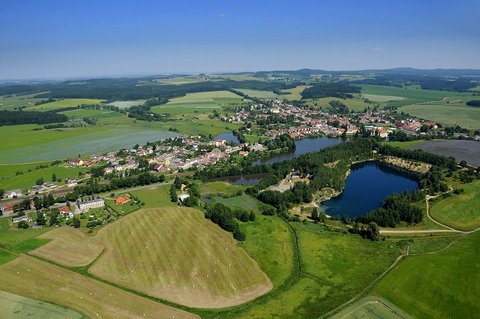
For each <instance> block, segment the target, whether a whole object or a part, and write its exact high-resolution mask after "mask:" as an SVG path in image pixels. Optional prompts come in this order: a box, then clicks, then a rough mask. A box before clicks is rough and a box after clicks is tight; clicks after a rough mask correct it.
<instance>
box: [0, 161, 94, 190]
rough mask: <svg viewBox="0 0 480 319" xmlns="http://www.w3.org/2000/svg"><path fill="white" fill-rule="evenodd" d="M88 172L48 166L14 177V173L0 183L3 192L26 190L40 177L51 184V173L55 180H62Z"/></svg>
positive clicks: (85, 169) (82, 169)
mask: <svg viewBox="0 0 480 319" xmlns="http://www.w3.org/2000/svg"><path fill="white" fill-rule="evenodd" d="M1 166H2V165H0V167H1ZM5 166H9V165H5ZM12 166H14V167H18V168H21V167H22V165H12ZM25 166H26V167H29V166H28V165H25ZM29 169H31V168H29ZM88 170H89V169H88V168H84V167H67V166H65V165H63V164H61V165H55V166H49V167H47V168H42V169H31V171H30V172H28V170H26V171H23V173H22V174H19V175H16V174H15V173H13V174H8V175H6V176H2V177H0V182H1V185H2V188H4V189H5V190H10V189H16V188H20V189H27V188H30V187H32V186H34V185H35V182H36V181H37V180H38V179H39V178H41V177H42V178H43V179H44V181H45V182H51V179H52V174H53V173H55V175H56V176H57V180H58V179H62V180H64V179H65V178H67V177H74V178H77V177H78V173H79V172H83V173H85V172H87V171H88ZM0 171H1V170H0ZM0 176H1V175H0Z"/></svg>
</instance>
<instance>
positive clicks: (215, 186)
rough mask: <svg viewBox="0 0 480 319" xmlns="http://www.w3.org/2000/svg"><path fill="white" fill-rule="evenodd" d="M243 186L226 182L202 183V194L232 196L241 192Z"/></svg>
mask: <svg viewBox="0 0 480 319" xmlns="http://www.w3.org/2000/svg"><path fill="white" fill-rule="evenodd" d="M244 189H245V186H241V185H234V184H230V183H227V182H221V181H215V182H206V183H202V194H206V195H210V194H220V193H221V194H225V195H233V194H236V193H237V192H239V191H243V190H244Z"/></svg>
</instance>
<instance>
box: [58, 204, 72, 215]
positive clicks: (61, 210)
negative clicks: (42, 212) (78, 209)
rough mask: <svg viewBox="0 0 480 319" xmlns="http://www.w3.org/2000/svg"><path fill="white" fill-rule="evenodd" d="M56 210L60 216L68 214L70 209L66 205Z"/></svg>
mask: <svg viewBox="0 0 480 319" xmlns="http://www.w3.org/2000/svg"><path fill="white" fill-rule="evenodd" d="M58 210H59V211H60V214H68V213H69V212H70V207H68V206H67V205H65V206H62V207H59V208H58Z"/></svg>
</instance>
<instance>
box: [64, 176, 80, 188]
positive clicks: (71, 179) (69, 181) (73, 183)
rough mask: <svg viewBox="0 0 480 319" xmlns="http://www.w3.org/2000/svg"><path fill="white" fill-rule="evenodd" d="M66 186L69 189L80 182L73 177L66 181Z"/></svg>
mask: <svg viewBox="0 0 480 319" xmlns="http://www.w3.org/2000/svg"><path fill="white" fill-rule="evenodd" d="M65 184H67V186H68V187H74V186H77V185H78V181H77V180H76V179H75V178H73V177H69V178H67V179H65Z"/></svg>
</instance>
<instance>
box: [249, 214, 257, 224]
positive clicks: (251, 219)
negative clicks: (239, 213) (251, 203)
mask: <svg viewBox="0 0 480 319" xmlns="http://www.w3.org/2000/svg"><path fill="white" fill-rule="evenodd" d="M256 218H257V216H256V215H255V213H254V212H250V216H249V217H248V219H249V220H250V221H251V222H253V221H255V219H256Z"/></svg>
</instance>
